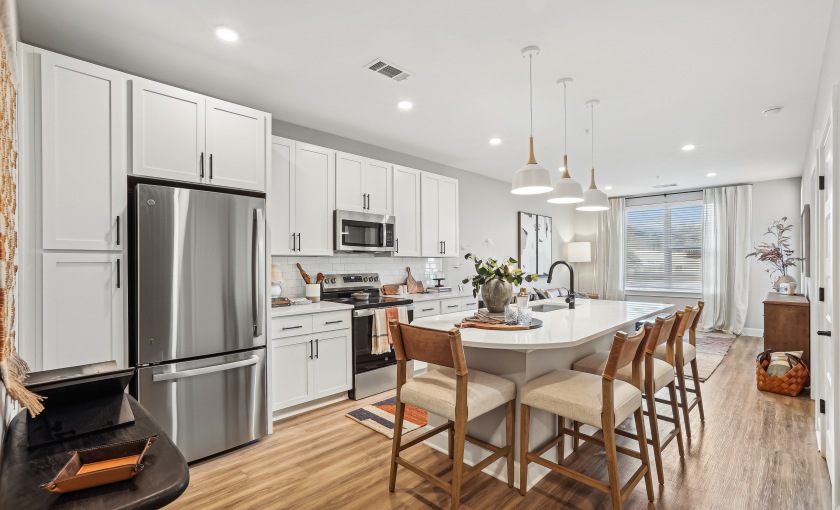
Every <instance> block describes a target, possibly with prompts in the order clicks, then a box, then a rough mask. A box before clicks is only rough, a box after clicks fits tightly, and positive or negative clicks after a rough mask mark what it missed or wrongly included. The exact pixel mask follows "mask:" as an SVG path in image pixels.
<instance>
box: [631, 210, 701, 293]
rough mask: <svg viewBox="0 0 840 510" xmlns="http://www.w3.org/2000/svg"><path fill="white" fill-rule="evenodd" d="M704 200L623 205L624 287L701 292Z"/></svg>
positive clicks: (644, 289) (640, 289)
mask: <svg viewBox="0 0 840 510" xmlns="http://www.w3.org/2000/svg"><path fill="white" fill-rule="evenodd" d="M702 271H703V202H702V201H690V202H675V203H660V204H647V205H639V206H629V205H628V207H627V209H626V229H625V271H624V274H625V279H624V287H625V290H627V291H634V290H636V291H658V292H684V293H696V294H700V293H701V292H702V285H703V282H702Z"/></svg>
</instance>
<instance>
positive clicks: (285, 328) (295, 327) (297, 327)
mask: <svg viewBox="0 0 840 510" xmlns="http://www.w3.org/2000/svg"><path fill="white" fill-rule="evenodd" d="M302 327H303V326H289V327H284V328H283V331H286V330H289V329H300V328H302Z"/></svg>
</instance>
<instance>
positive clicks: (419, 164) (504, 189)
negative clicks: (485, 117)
mask: <svg viewBox="0 0 840 510" xmlns="http://www.w3.org/2000/svg"><path fill="white" fill-rule="evenodd" d="M272 133H273V134H274V135H277V136H282V137H285V138H290V139H292V140H298V141H301V142H306V143H312V144H315V145H320V146H323V147H328V148H330V149H335V150H339V151H343V152H349V153H351V154H357V155H359V156H365V157H368V158H373V159H377V160H381V161H387V162H389V163H394V164H397V165H402V166H407V167H410V168H415V169H418V170H425V171H428V172H433V173H436V174H440V175H446V176H449V177H454V178H456V179H458V181H459V186H458V189H459V197H458V199H459V201H460V225H459V230H460V245H461V255H462V256H463V254H464V253H466V252H473V253H476V254H477V255H478V256H479V257H481V258H485V257H488V256H492V257H496V258H502V257H508V256H511V257H514V258H517V256H518V255H517V228H518V226H517V212H518V211H526V212H533V213H537V214H542V215H546V216H551V217H552V223H553V227H554V235H553V238H554V239H553V240H554V248H553V249H554V258H555V259H559V258H561V253H562V251H561V250H562V246H563V243H565V242H567V241H569V240H570V239H571V237H572V235H573V232H574V229H573V221H574V212H575V211H574V209H573V208H572V207H571V206H564V205H556V204H549V203H547V202H546V201H545V196H542V197H540V196H536V197H525V196H518V195H513V194H511V192H510V183H507V182H502V181H499V180H496V179H491V178H489V177H485V176H483V175H479V174H476V173H473V172H469V171H466V170H462V169H459V168H454V167H451V166H447V165H443V164H440V163H436V162H434V161H429V160H427V159H423V158H418V157H416V156H411V155H408V154H403V153H400V152H395V151H392V150H389V149H385V148H382V147H377V146H375V145H369V144H366V143H362V142H358V141H356V140H351V139H349V138H344V137H341V136H337V135H333V134H330V133H325V132H323V131H317V130H314V129H310V128H306V127H303V126H299V125H296V124H290V123H288V122H283V121H281V120H278V119H274V121H273V125H272ZM523 150H524V146H523ZM522 157H523V164H524V160H525V157H526V154H525V153H524V152H523V155H522ZM516 170H517V168H511V170H510V173H511V176H512V175H513V173H514V172H515V171H516ZM397 221H399V220H397ZM444 271H445V274H446V277H447V280H446V282H445V283H448V284H450V285H452V286H455V285H456V284H458V283H460V281H461V280H462V279H463V278H464V277H465V276H468V275H470V274H472V273H473V272H474V270H473V268H472V266H471V265H470V264H468V263H466V261H464V260H463V258H460V257H459V258H457V259H451V258H448V259H444ZM558 282H559V283H560V284H565V282H567V277H566V276H565V275H563V276H562V277H561V278H559V279H558V280H556V281H555V283H554V284H552V285H551V287H555V286H557V283H558ZM528 286H529V287H530V285H528ZM538 286H540V287H545V286H546V284H545V282H544V281H540V282H538Z"/></svg>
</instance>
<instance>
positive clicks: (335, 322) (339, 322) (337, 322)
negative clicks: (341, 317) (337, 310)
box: [324, 321, 344, 324]
mask: <svg viewBox="0 0 840 510" xmlns="http://www.w3.org/2000/svg"><path fill="white" fill-rule="evenodd" d="M342 322H344V321H327V322H325V323H324V324H341V323H342Z"/></svg>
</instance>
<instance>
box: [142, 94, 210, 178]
mask: <svg viewBox="0 0 840 510" xmlns="http://www.w3.org/2000/svg"><path fill="white" fill-rule="evenodd" d="M130 83H131V116H132V119H131V173H132V174H134V175H141V176H146V177H158V178H161V179H175V180H178V181H185V182H204V180H205V174H206V164H207V157H206V154H205V138H204V137H205V118H204V117H205V113H206V104H205V103H206V98H205V97H204V96H202V95H201V94H196V93H195V92H190V91H188V90H183V89H179V88H177V87H172V86H170V85H164V84H163V83H157V82H153V81H150V80H144V79H142V78H132V79H131V81H130Z"/></svg>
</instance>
